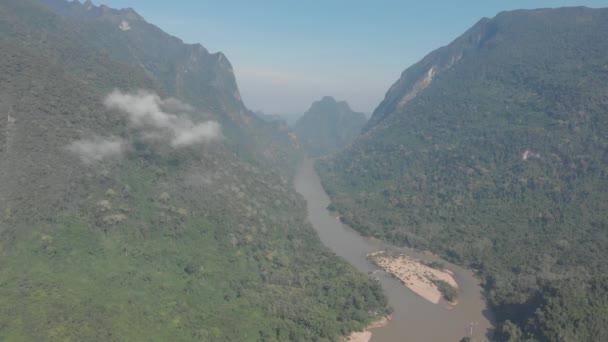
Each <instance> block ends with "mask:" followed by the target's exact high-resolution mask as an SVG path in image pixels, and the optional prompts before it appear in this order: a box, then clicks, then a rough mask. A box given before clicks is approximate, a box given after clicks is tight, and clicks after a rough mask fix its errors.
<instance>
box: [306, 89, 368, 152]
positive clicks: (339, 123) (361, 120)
mask: <svg viewBox="0 0 608 342" xmlns="http://www.w3.org/2000/svg"><path fill="white" fill-rule="evenodd" d="M366 121H367V118H366V116H365V114H363V113H357V112H354V111H353V110H352V109H351V108H350V106H349V105H348V103H347V102H346V101H336V99H335V98H334V97H332V96H323V97H322V98H321V99H320V100H319V101H315V102H313V104H312V105H311V106H310V109H309V110H308V111H307V112H306V113H305V114H304V115H303V116H302V117H300V118H299V119H298V121H297V122H296V125H295V131H296V134H297V135H298V138H299V140H300V143H302V146H303V147H304V149H305V150H306V151H307V152H308V153H309V154H310V155H311V156H321V155H325V154H329V153H332V152H335V151H337V150H339V149H341V148H343V147H344V146H346V145H348V144H350V143H351V142H352V141H353V140H354V139H355V138H356V137H357V136H358V135H359V132H361V128H363V126H364V125H365V123H366Z"/></svg>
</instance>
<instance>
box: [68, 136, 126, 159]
mask: <svg viewBox="0 0 608 342" xmlns="http://www.w3.org/2000/svg"><path fill="white" fill-rule="evenodd" d="M66 148H67V150H68V151H69V152H71V153H74V154H75V155H77V156H78V157H79V158H80V160H81V161H82V162H83V163H85V164H93V163H95V162H100V161H102V160H104V159H107V158H120V157H121V156H122V154H123V152H124V150H125V142H124V140H122V139H120V138H116V137H109V138H103V137H98V136H95V137H93V138H92V139H83V140H77V141H74V142H73V143H71V144H70V145H68V146H67V147H66Z"/></svg>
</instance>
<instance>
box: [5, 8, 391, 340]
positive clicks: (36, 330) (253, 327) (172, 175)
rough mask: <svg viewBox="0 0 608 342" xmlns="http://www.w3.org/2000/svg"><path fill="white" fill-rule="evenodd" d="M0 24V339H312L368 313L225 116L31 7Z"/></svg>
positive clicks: (375, 305)
mask: <svg viewBox="0 0 608 342" xmlns="http://www.w3.org/2000/svg"><path fill="white" fill-rule="evenodd" d="M0 28H1V30H0V113H1V115H0V260H1V261H2V262H1V263H2V267H0V339H1V340H7V341H13V340H39V341H41V340H45V341H65V340H104V341H125V340H126V341H130V340H150V341H154V340H157V341H166V340H217V341H220V340H221V341H260V340H264V341H285V340H298V341H313V340H317V341H330V340H336V339H337V338H338V336H340V335H343V334H347V333H348V332H350V331H352V330H353V329H359V328H362V327H364V326H365V325H366V324H367V323H368V322H369V321H370V320H371V319H373V317H375V316H376V315H379V314H382V313H383V312H384V310H385V307H386V303H385V299H384V297H383V295H382V293H381V289H380V287H379V285H378V284H377V283H375V282H374V281H372V280H370V279H369V277H368V276H367V275H363V274H359V273H357V272H356V271H355V270H354V269H353V268H352V267H350V266H349V265H348V264H347V263H346V262H344V261H342V260H340V259H338V258H337V257H336V256H335V255H333V254H332V253H330V252H329V251H328V250H327V249H326V248H324V247H323V246H322V245H321V244H320V242H319V240H318V237H317V236H316V234H315V233H314V230H313V229H312V228H311V227H310V226H309V225H308V224H307V223H306V216H305V205H304V203H303V201H302V199H301V198H300V197H299V196H297V194H295V192H294V191H293V190H292V189H291V185H290V181H289V171H286V170H280V169H279V166H280V165H281V161H280V158H278V160H279V161H276V162H272V163H268V164H269V165H268V166H260V163H254V162H251V161H250V160H249V159H247V158H246V157H244V156H243V155H242V154H240V153H238V152H237V151H235V149H234V146H236V145H235V144H234V143H233V142H232V141H231V139H233V138H232V136H230V135H228V134H225V132H226V129H227V128H226V126H227V125H228V124H227V123H226V122H235V121H234V118H233V117H230V115H229V114H227V113H225V112H223V111H218V112H210V109H209V108H207V107H199V105H198V104H195V103H189V104H188V103H187V100H186V99H184V98H181V97H180V96H181V95H179V94H173V95H174V97H170V96H171V95H172V94H171V93H170V92H168V91H167V90H166V89H165V87H164V86H163V81H162V80H160V79H159V78H157V77H156V76H155V75H154V74H152V73H150V72H149V70H146V69H145V68H141V67H137V66H133V65H129V64H126V63H125V62H124V61H122V60H120V59H117V58H113V57H112V56H111V55H110V54H103V53H100V52H99V50H98V49H97V47H95V44H93V43H91V37H90V36H89V35H88V33H87V32H86V29H85V28H83V27H82V23H80V22H77V21H73V20H72V19H70V18H67V17H62V16H59V15H57V14H55V13H53V12H51V11H49V10H48V9H47V8H46V7H44V6H42V5H40V3H38V2H36V1H30V0H18V1H17V0H8V1H3V2H2V3H0ZM115 88H117V89H118V90H114V89H115ZM206 89H208V88H205V87H201V88H200V89H198V91H199V92H200V94H201V97H204V96H206V95H208V93H207V90H206ZM233 127H234V129H235V130H236V129H239V130H240V129H241V128H240V127H241V126H239V125H236V124H235V125H234V126H233ZM265 127H268V128H264V129H269V130H270V129H274V128H273V126H265ZM252 132H253V130H252ZM261 132H263V131H261ZM243 134H246V133H243ZM260 134H262V133H260ZM281 134H282V133H281ZM276 136H280V134H279V133H277V135H276ZM283 136H286V135H283ZM267 139H274V136H272V137H270V138H267ZM275 143H276V144H279V143H280V142H275ZM252 151H253V153H256V154H257V153H263V150H261V149H259V146H258V145H254V146H252ZM276 157H277V156H276V155H273V154H272V153H270V154H268V155H267V159H268V160H269V161H273V160H277V158H276Z"/></svg>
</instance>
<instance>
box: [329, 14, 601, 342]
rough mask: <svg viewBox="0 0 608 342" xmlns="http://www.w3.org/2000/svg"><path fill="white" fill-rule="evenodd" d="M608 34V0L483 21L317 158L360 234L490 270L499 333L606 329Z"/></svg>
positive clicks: (413, 72)
mask: <svg viewBox="0 0 608 342" xmlns="http://www.w3.org/2000/svg"><path fill="white" fill-rule="evenodd" d="M607 29H608V9H590V8H585V7H574V8H561V9H541V10H518V11H511V12H501V13H500V14H498V15H497V16H496V17H494V18H492V19H482V20H481V21H479V22H478V23H477V24H476V25H475V26H474V27H473V28H471V29H470V30H468V31H467V32H466V33H465V34H463V35H462V36H460V37H459V38H457V39H456V40H455V41H454V42H452V43H451V44H449V45H447V46H446V47H442V48H440V49H438V50H435V51H433V52H431V53H430V54H428V55H427V56H426V57H424V58H423V59H422V60H421V61H420V62H418V63H416V64H414V65H413V66H411V67H410V68H408V69H406V70H405V71H404V72H403V74H402V75H401V77H400V78H399V80H398V81H397V82H396V83H395V84H394V85H393V86H392V87H391V89H389V91H388V92H387V95H386V97H385V99H384V101H383V102H382V103H381V104H380V105H379V106H378V108H377V109H376V111H375V112H374V115H373V116H372V118H371V119H370V122H369V123H368V124H367V126H366V128H364V132H363V134H362V135H360V136H359V138H358V139H357V140H356V141H355V142H354V143H353V144H352V145H350V146H349V147H347V148H346V149H345V150H343V151H341V152H338V153H337V154H335V155H332V156H330V157H327V158H323V159H321V160H319V161H318V163H317V169H318V171H319V173H320V175H321V179H322V181H323V185H324V187H325V188H326V190H327V192H328V193H329V194H330V196H331V198H332V201H333V203H334V205H335V206H336V208H337V209H338V211H339V212H340V215H341V217H342V218H343V220H344V221H345V222H347V223H348V224H350V225H351V226H352V227H353V228H355V229H357V230H358V231H360V232H362V233H363V234H365V235H370V236H373V237H376V238H380V239H385V240H388V241H391V242H394V243H397V244H401V245H408V246H411V247H416V248H420V249H430V250H432V251H434V252H437V253H439V254H441V255H443V256H444V257H447V258H448V259H450V260H452V261H455V262H457V263H460V264H465V265H468V266H470V267H472V268H474V269H476V270H478V271H479V272H480V273H481V274H482V276H483V279H484V282H485V287H486V288H487V290H488V300H489V302H490V304H491V306H492V308H493V309H494V310H495V311H496V313H497V316H498V319H499V323H500V324H499V327H498V333H499V338H500V339H504V340H515V341H517V340H526V339H530V340H564V339H565V340H568V339H570V340H589V339H598V336H602V338H599V339H605V338H608V337H606V336H608V332H607V331H606V330H605V329H598V328H597V326H598V325H599V326H601V325H602V324H603V323H602V322H606V321H608V317H606V316H605V315H603V314H601V313H600V312H602V311H601V309H600V308H601V307H605V303H607V302H608V298H606V296H605V293H606V292H605V289H604V288H603V287H597V286H595V285H591V284H598V282H601V280H600V279H598V278H602V276H603V275H605V274H606V273H607V272H608V270H607V269H606V268H605V264H606V263H605V261H606V260H605V258H604V256H603V254H602V253H601V252H600V251H601V250H603V249H605V248H608V247H607V246H608V242H607V241H606V235H605V229H606V227H608V217H606V215H605V212H606V211H605V210H603V209H602V205H601V204H600V203H605V202H606V201H607V200H608V199H607V198H606V197H605V194H606V191H607V189H608V181H607V180H608V178H606V176H607V173H606V171H605V165H607V164H608V155H607V154H606V148H607V147H608V141H607V140H606V135H605V134H604V133H603V132H604V131H605V130H606V129H608V116H607V115H606V113H608V98H607V97H606V94H608V88H606V84H608V72H607V71H608V61H607V60H606V57H605V56H606V55H608V41H607V40H606V39H605V37H604V36H603V35H602V34H601V33H600V32H605V31H606V30H607ZM583 213H584V214H583ZM583 260H584V261H583ZM594 286H595V287H594ZM590 288H593V289H594V290H593V291H594V292H592V293H590V294H589V297H583V298H581V297H577V293H580V292H577V291H586V290H587V289H590ZM588 298H594V300H596V301H597V302H596V303H597V304H593V305H586V304H584V302H585V300H588ZM559 301H563V302H569V303H572V305H570V306H569V305H564V306H561V307H560V306H559V305H555V303H556V302H559ZM596 309H597V310H599V311H596ZM583 311H584V312H586V313H588V314H585V315H584V318H581V319H580V321H579V322H580V324H564V322H568V321H572V320H573V319H574V318H573V316H574V315H576V314H577V312H583Z"/></svg>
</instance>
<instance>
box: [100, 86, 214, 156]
mask: <svg viewBox="0 0 608 342" xmlns="http://www.w3.org/2000/svg"><path fill="white" fill-rule="evenodd" d="M104 103H105V105H106V107H108V108H110V109H115V110H118V111H120V112H122V113H123V114H125V115H127V117H128V118H129V121H130V123H131V125H132V126H133V127H135V128H141V129H143V130H144V136H146V137H154V138H163V139H168V140H169V144H170V145H171V146H172V147H175V148H179V147H185V146H190V145H194V144H198V143H205V142H210V141H213V140H217V139H219V138H220V137H221V135H222V134H221V127H220V124H219V123H217V122H215V121H207V122H202V123H194V122H193V121H192V120H191V119H190V118H189V116H190V114H191V113H192V112H193V111H194V109H193V108H192V107H191V106H189V105H187V104H185V103H183V102H181V101H179V100H177V99H174V98H169V99H161V98H160V97H159V96H158V95H156V94H153V93H150V92H146V91H138V92H136V93H131V94H129V93H122V92H120V91H118V90H114V91H113V92H112V93H110V94H109V95H108V96H107V97H106V99H105V101H104Z"/></svg>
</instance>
